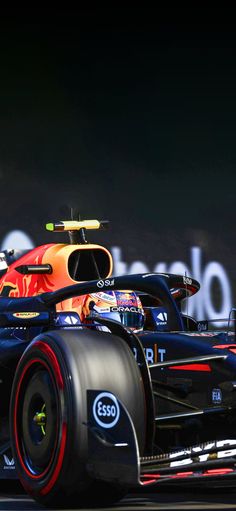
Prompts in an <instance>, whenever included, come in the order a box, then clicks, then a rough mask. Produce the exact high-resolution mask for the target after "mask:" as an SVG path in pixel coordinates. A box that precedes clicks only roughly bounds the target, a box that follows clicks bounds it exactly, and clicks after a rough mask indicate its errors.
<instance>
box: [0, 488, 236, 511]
mask: <svg viewBox="0 0 236 511" xmlns="http://www.w3.org/2000/svg"><path fill="white" fill-rule="evenodd" d="M106 509H107V511H108V510H115V511H149V510H152V511H153V510H161V511H162V510H166V511H181V510H183V511H190V510H194V511H198V510H199V511H200V510H208V509H209V510H216V511H220V510H236V492H232V491H225V492H218V493H216V492H207V491H206V490H204V492H200V491H199V490H196V493H194V492H189V491H188V492H185V491H184V490H183V491H176V490H174V491H173V490H168V491H165V492H164V491H163V490H162V491H161V492H158V493H152V494H151V493H150V494H148V493H146V494H140V493H139V494H129V495H128V496H127V497H126V498H125V499H123V500H122V501H121V502H120V503H119V504H118V505H116V506H113V507H111V508H106ZM0 510H4V511H23V510H24V511H36V510H44V511H45V508H43V507H41V506H40V505H39V504H37V503H36V502H34V501H33V500H32V499H31V498H29V497H28V496H27V495H25V494H23V493H21V492H19V493H15V494H14V495H13V494H10V493H7V492H6V493H5V492H4V493H3V492H2V493H1V496H0ZM51 511H52V510H51ZM54 511H56V510H54ZM67 511H69V510H67ZM80 511H82V510H81V509H80ZM86 511H88V510H86ZM96 511H104V509H103V510H96Z"/></svg>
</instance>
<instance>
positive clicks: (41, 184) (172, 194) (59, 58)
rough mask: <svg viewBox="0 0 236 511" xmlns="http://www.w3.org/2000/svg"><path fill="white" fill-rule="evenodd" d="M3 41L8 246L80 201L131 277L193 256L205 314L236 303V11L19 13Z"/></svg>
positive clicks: (0, 138)
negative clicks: (13, 236) (106, 224)
mask: <svg viewBox="0 0 236 511" xmlns="http://www.w3.org/2000/svg"><path fill="white" fill-rule="evenodd" d="M0 43H1V44H0V197H1V223H0V239H1V240H2V243H3V242H4V238H5V236H6V235H7V233H9V231H13V230H15V229H17V230H22V231H24V232H25V233H27V234H28V235H29V236H30V237H31V239H32V240H33V243H34V244H38V243H41V242H45V241H51V239H52V238H51V236H49V235H48V234H47V233H45V231H44V229H43V226H44V224H45V223H46V221H48V220H54V219H55V220H57V219H60V218H61V215H62V207H63V205H65V204H69V205H72V206H76V207H78V208H79V209H80V212H81V216H82V217H83V218H93V217H94V218H105V219H106V218H108V219H110V220H111V228H110V230H109V231H108V232H106V233H99V234H98V233H96V234H94V236H92V239H93V240H95V241H101V242H104V243H105V244H106V245H107V246H108V247H118V252H117V251H115V252H114V253H115V254H116V259H117V258H118V259H119V258H120V259H121V260H122V261H123V262H125V263H126V266H124V265H123V266H122V265H118V263H117V264H116V268H117V271H118V272H120V271H134V270H139V269H142V268H143V269H145V268H147V269H148V270H153V269H161V268H163V271H166V270H169V269H173V268H174V269H178V268H180V269H181V266H178V267H177V266H176V265H175V266H174V267H173V263H174V262H177V261H180V262H182V268H184V266H183V264H184V265H185V266H187V269H188V271H189V272H190V273H192V274H193V275H194V276H195V277H197V276H199V277H200V278H201V279H203V280H204V287H203V289H204V290H205V292H206V295H207V296H208V295H209V296H210V297H209V296H208V297H207V298H206V300H207V303H208V302H209V303H211V304H212V305H209V303H208V305H207V306H204V307H205V309H204V307H203V310H201V307H200V305H199V304H198V306H196V307H198V309H197V308H196V310H195V312H197V314H198V315H199V316H200V315H201V313H203V312H205V313H206V314H207V315H210V312H211V313H213V312H216V313H217V314H218V313H220V312H222V313H223V311H224V312H225V308H226V306H228V305H231V304H233V303H236V296H235V292H236V289H235V286H236V274H235V264H234V260H235V251H236V249H235V228H234V224H235V184H236V177H235V164H236V144H235V131H236V128H235V118H236V92H235V91H236V57H235V48H236V40H235V10H234V9H218V10H217V9H215V10H212V9H211V10H210V9H209V10H208V9H187V10H186V9H185V10H184V9H178V10H177V9H169V10H167V9H148V8H145V9H144V8H143V9H141V8H138V9H137V8H136V9H131V8H128V9H125V8H119V9H118V8H113V9H111V8H110V9H100V10H99V9H91V10H88V9H87V10H86V9H77V10H75V9H74V10H69V9H68V10H65V9H64V10H60V9H55V10H51V11H50V10H45V11H44V10H41V11H37V10H36V11H32V12H30V11H25V12H24V11H22V10H21V11H20V10H17V9H15V10H8V11H2V16H1V19H0ZM55 236H56V235H55ZM90 238H91V235H90ZM56 239H62V238H59V237H58V236H57V238H56ZM11 244H13V243H12V241H11ZM192 247H195V249H193V248H192ZM119 250H120V252H119ZM193 254H195V255H193ZM193 259H194V262H193ZM200 259H201V260H200ZM134 261H140V263H139V265H137V264H136V265H135V266H134V265H133V266H132V264H133V263H134ZM214 262H216V263H218V265H217V264H215V263H214ZM141 263H142V265H143V266H142V265H141ZM157 263H165V265H162V266H160V265H159V267H158V268H157V266H156V265H157ZM193 265H194V268H193ZM209 265H210V266H209ZM199 268H200V269H199ZM227 286H228V288H227ZM227 297H228V298H227ZM199 300H200V299H199ZM201 300H203V301H204V298H201ZM199 303H200V301H199Z"/></svg>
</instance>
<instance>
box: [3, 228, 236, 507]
mask: <svg viewBox="0 0 236 511" xmlns="http://www.w3.org/2000/svg"><path fill="white" fill-rule="evenodd" d="M104 225H105V223H104V222H98V221H97V220H94V221H82V222H81V221H68V222H58V223H57V224H48V225H47V229H48V230H51V231H65V230H67V231H68V232H69V234H70V243H65V244H63V243H53V244H49V245H43V246H40V247H38V248H35V249H33V250H30V251H27V252H22V253H20V252H17V251H16V252H14V250H11V251H10V250H9V251H5V252H3V253H2V254H1V256H0V269H1V272H2V276H1V279H0V294H1V296H0V327H1V329H0V385H1V407H0V414H1V420H0V453H1V456H0V477H1V478H2V479H8V478H9V479H10V478H12V479H14V478H19V479H20V481H21V483H22V484H23V486H24V488H25V489H26V491H27V492H28V493H29V494H30V495H32V496H33V497H34V498H35V499H36V500H37V501H39V502H40V503H42V504H44V505H46V506H58V505H60V507H63V505H64V506H66V507H68V506H72V505H78V506H81V505H88V506H89V505H98V506H99V505H105V504H107V505H108V504H111V503H112V502H115V501H117V500H119V499H120V498H121V497H122V496H123V495H124V494H125V493H127V492H128V491H129V489H130V488H134V487H148V486H153V485H156V486H158V484H165V483H168V484H179V482H180V481H181V484H183V483H184V482H186V483H194V484H197V485H200V484H204V483H209V481H211V482H212V483H214V484H217V485H219V484H221V483H222V484H226V483H227V484H228V485H232V486H234V485H236V470H235V463H236V396H235V391H236V379H235V374H236V357H235V352H236V341H235V331H234V330H235V329H234V327H233V328H232V331H231V330H230V329H229V328H226V329H225V330H219V329H218V330H215V331H214V330H209V327H208V323H207V322H204V321H203V322H197V321H196V320H194V319H193V318H191V317H188V316H187V315H186V314H183V312H181V304H182V301H183V300H184V299H186V297H187V298H188V297H190V296H191V295H193V294H194V293H196V292H197V291H198V289H199V287H200V286H199V283H198V282H196V281H195V280H193V279H192V278H190V277H187V276H186V275H185V276H179V275H171V274H155V273H150V274H139V275H126V276H121V277H112V276H111V275H112V257H111V254H110V253H109V251H108V250H107V249H106V248H104V247H102V246H99V245H93V244H90V243H87V241H86V232H87V230H88V229H94V228H100V227H103V226H104ZM233 313H234V311H233V312H230V313H229V318H230V319H231V316H233ZM229 323H230V324H231V322H229ZM232 324H233V325H234V321H233V322H232Z"/></svg>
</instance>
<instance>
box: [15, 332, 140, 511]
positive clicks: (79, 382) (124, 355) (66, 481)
mask: <svg viewBox="0 0 236 511" xmlns="http://www.w3.org/2000/svg"><path fill="white" fill-rule="evenodd" d="M87 389H91V390H98V389H103V390H105V391H108V392H111V393H113V394H115V396H117V397H118V399H120V400H121V401H122V402H123V403H124V405H125V406H126V408H127V410H128V412H129V414H130V416H131V418H132V421H133V424H134V427H135V430H136V434H137V438H138V443H139V449H140V452H141V454H142V452H143V448H144V445H145V431H146V420H145V398H144V390H143V383H142V380H141V377H140V372H139V368H138V365H137V363H136V361H135V358H134V355H133V353H132V352H131V350H130V348H129V347H128V346H127V345H126V343H125V342H124V341H123V340H122V339H121V338H119V337H117V336H114V335H112V334H110V333H107V332H99V331H92V330H91V331H89V330H77V331H75V330H67V331H65V330H64V331H51V332H47V333H44V334H42V335H40V336H38V337H37V338H36V339H35V340H34V341H33V342H32V343H31V344H30V345H29V346H28V348H27V349H26V351H25V352H24V354H23V356H22V358H21V360H20V362H19V364H18V367H17V371H16V374H15V378H14V382H13V387H12V397H11V410H10V425H11V440H12V450H13V456H14V459H15V464H16V469H17V471H18V475H19V479H20V481H21V483H22V485H23V486H24V488H25V489H26V491H27V492H28V493H29V494H30V495H31V496H32V497H33V498H35V499H36V500H37V501H39V502H40V503H41V504H43V505H46V506H48V507H51V506H57V507H74V506H77V507H79V506H81V505H83V506H84V505H88V506H89V505H90V506H94V505H97V506H98V505H109V504H111V503H112V502H115V501H116V500H119V499H120V498H121V497H122V496H123V495H124V494H125V493H126V492H125V490H124V488H121V487H119V486H116V487H114V486H112V485H110V484H108V483H103V482H99V481H95V480H93V479H91V477H90V476H89V475H88V473H87V471H86V463H87V461H88V440H87V431H88V430H87V426H86V423H87Z"/></svg>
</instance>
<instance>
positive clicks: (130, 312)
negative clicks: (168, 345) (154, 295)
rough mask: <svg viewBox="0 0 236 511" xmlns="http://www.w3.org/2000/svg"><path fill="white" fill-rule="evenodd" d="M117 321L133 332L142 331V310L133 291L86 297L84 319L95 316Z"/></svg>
mask: <svg viewBox="0 0 236 511" xmlns="http://www.w3.org/2000/svg"><path fill="white" fill-rule="evenodd" d="M96 314H98V315H99V316H101V317H104V318H108V319H113V320H115V321H119V322H120V323H122V324H123V325H124V326H126V327H128V328H130V329H131V330H133V331H134V332H139V331H141V330H143V325H144V310H143V307H142V303H141V300H140V298H139V297H138V295H137V294H136V293H134V291H106V292H99V293H92V294H90V295H88V296H87V298H86V300H85V302H84V306H83V315H84V318H85V319H86V317H88V316H89V318H90V319H91V316H93V315H94V316H96Z"/></svg>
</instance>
